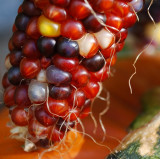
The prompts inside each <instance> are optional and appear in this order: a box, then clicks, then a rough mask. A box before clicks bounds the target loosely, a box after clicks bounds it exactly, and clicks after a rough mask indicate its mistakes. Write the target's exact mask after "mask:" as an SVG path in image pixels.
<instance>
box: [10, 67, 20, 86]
mask: <svg viewBox="0 0 160 159" xmlns="http://www.w3.org/2000/svg"><path fill="white" fill-rule="evenodd" d="M8 80H9V82H10V83H11V84H13V85H19V84H20V82H21V80H22V76H21V73H20V69H19V67H11V68H10V69H9V70H8Z"/></svg>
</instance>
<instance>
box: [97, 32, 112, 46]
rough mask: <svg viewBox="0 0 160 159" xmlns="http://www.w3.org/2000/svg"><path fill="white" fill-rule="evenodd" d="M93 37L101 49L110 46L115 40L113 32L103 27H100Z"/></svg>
mask: <svg viewBox="0 0 160 159" xmlns="http://www.w3.org/2000/svg"><path fill="white" fill-rule="evenodd" d="M95 37H96V39H97V41H98V44H99V46H100V47H101V49H106V48H108V47H110V46H111V45H112V44H113V43H114V40H115V36H114V34H113V33H111V32H109V31H107V30H105V29H102V30H101V31H99V32H97V33H95Z"/></svg>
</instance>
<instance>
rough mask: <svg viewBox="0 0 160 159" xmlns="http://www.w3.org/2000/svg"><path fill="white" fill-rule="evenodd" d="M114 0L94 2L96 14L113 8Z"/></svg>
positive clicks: (97, 0)
mask: <svg viewBox="0 0 160 159" xmlns="http://www.w3.org/2000/svg"><path fill="white" fill-rule="evenodd" d="M113 2H114V0H96V1H95V3H94V9H95V10H96V11H97V12H106V11H108V10H110V9H111V8H112V6H113Z"/></svg>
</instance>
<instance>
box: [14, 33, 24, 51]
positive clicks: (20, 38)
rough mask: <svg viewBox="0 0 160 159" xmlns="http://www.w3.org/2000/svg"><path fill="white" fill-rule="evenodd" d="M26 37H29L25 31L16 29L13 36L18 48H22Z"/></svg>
mask: <svg viewBox="0 0 160 159" xmlns="http://www.w3.org/2000/svg"><path fill="white" fill-rule="evenodd" d="M26 39H27V37H26V34H25V32H23V31H16V32H14V34H13V36H12V42H13V45H14V46H15V47H16V48H17V49H21V48H22V46H23V45H24V42H25V40H26Z"/></svg>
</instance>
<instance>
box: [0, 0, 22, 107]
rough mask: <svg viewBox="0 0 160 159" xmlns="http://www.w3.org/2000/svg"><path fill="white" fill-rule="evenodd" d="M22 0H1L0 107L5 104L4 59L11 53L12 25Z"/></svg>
mask: <svg viewBox="0 0 160 159" xmlns="http://www.w3.org/2000/svg"><path fill="white" fill-rule="evenodd" d="M21 3H22V0H0V4H1V5H0V108H1V107H2V106H3V105H2V104H1V103H2V101H3V99H2V97H3V93H2V92H3V88H2V84H1V81H2V77H3V74H4V73H5V71H6V69H5V66H4V61H5V57H6V55H7V54H8V53H9V50H8V41H9V38H10V37H11V35H12V25H13V23H14V21H15V17H16V15H17V10H18V7H19V5H20V4H21Z"/></svg>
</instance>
